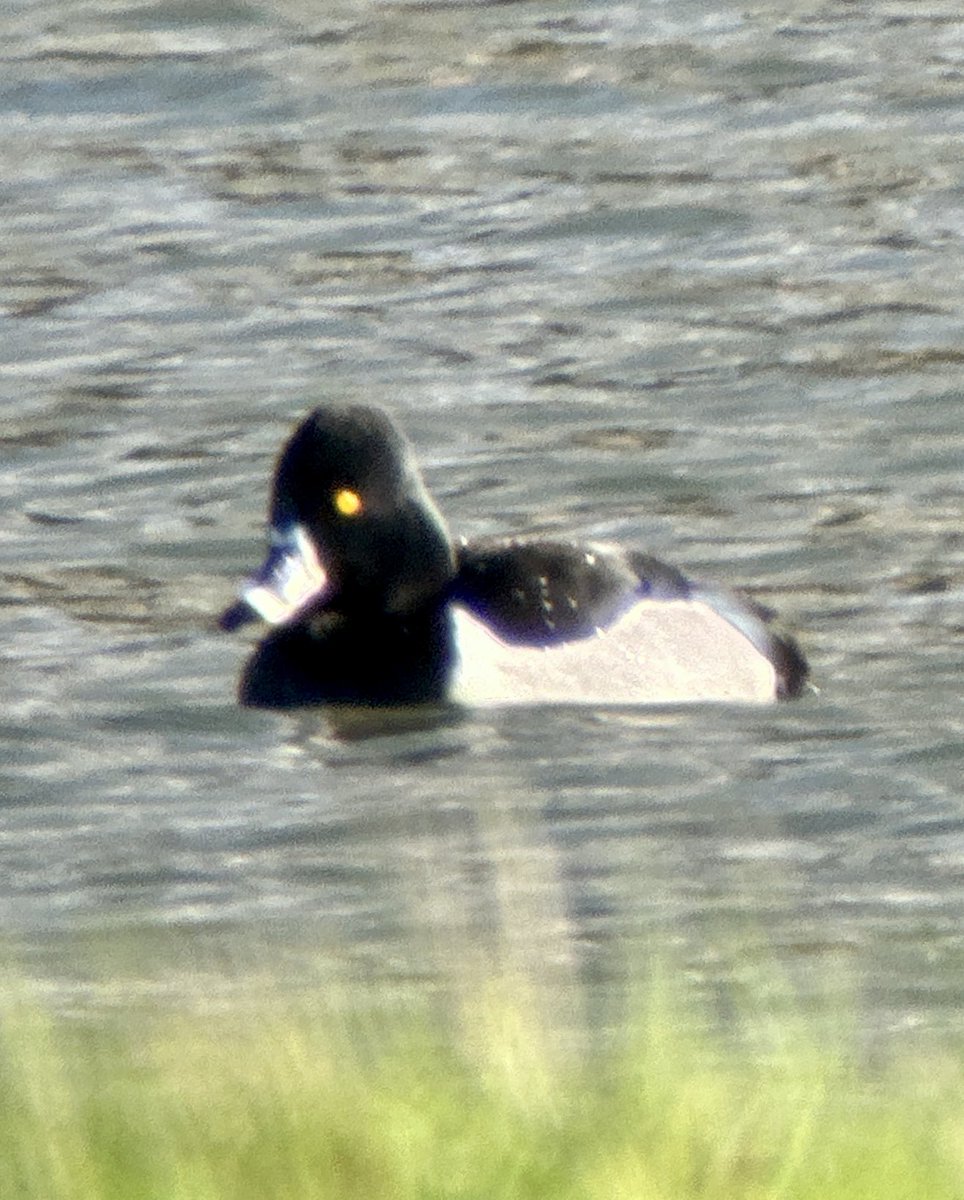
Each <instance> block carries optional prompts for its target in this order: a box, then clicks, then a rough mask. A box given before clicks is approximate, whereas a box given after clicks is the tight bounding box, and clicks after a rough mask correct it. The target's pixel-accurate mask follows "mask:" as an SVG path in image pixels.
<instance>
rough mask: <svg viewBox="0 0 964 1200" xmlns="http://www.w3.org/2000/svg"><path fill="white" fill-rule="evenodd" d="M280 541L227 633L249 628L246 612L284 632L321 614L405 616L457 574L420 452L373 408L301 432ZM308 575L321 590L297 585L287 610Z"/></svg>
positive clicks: (284, 465)
mask: <svg viewBox="0 0 964 1200" xmlns="http://www.w3.org/2000/svg"><path fill="white" fill-rule="evenodd" d="M271 540H272V546H273V548H274V549H273V551H272V554H271V555H269V558H268V562H267V563H266V564H265V567H264V568H263V569H262V572H261V573H260V574H259V575H258V576H257V577H256V579H255V580H254V581H253V582H252V585H251V586H249V588H248V589H247V590H246V591H245V592H244V593H243V595H244V597H245V599H244V601H243V602H242V603H241V604H240V605H238V606H235V608H234V609H231V610H229V612H228V613H226V614H225V616H224V617H223V618H222V625H225V626H227V627H232V626H234V625H237V624H240V623H241V620H242V619H244V618H243V616H242V615H241V614H242V610H244V609H245V608H247V609H248V611H250V610H251V609H254V610H256V611H257V612H259V613H261V614H262V615H265V616H268V619H270V620H272V621H273V622H274V623H276V624H284V623H286V622H288V621H289V620H291V619H293V618H294V617H295V616H298V615H301V614H306V613H310V612H321V611H330V612H334V613H339V614H341V615H345V616H351V615H354V614H356V613H362V612H366V613H371V612H380V613H390V614H402V613H406V612H410V611H414V610H415V609H417V608H419V607H420V606H421V605H423V604H424V603H426V602H427V601H428V600H430V599H431V598H432V597H435V596H438V595H439V594H440V593H441V592H442V591H443V590H444V589H445V588H446V587H447V585H448V584H449V582H450V580H451V579H452V576H453V574H454V570H455V566H454V557H453V553H452V548H451V545H450V542H449V538H448V534H447V532H446V529H445V524H444V522H443V521H442V518H441V516H440V514H439V512H438V510H437V509H436V507H435V505H434V503H433V501H432V499H431V497H430V496H429V494H428V492H427V491H426V489H425V485H424V483H423V482H422V477H421V475H420V473H419V470H418V467H417V465H416V463H415V458H414V455H413V453H412V449H411V447H410V446H409V444H408V442H407V441H406V440H405V438H404V437H403V435H402V434H401V432H400V431H399V429H398V428H397V427H396V426H395V425H394V423H393V422H392V421H391V419H390V418H389V417H388V415H387V414H386V413H384V412H383V411H382V410H380V409H377V408H372V407H369V406H367V405H350V406H331V407H325V408H317V409H315V411H314V412H312V413H311V414H310V415H309V416H307V417H306V418H305V419H304V420H303V421H302V422H301V424H300V425H299V426H298V427H297V428H296V429H295V431H294V433H293V434H292V435H291V437H290V438H289V440H288V442H287V443H286V444H285V446H284V448H283V449H282V452H281V456H280V457H279V459H278V464H277V466H276V468H275V474H274V484H273V489H272V497H271ZM312 552H313V555H314V556H315V561H314V562H311V561H308V563H307V565H306V562H305V560H306V559H309V560H310V559H311V556H312ZM299 572H304V574H305V578H309V577H310V578H311V579H312V580H313V583H312V584H311V586H310V587H309V586H308V585H307V584H305V585H304V586H303V587H302V585H301V583H296V584H295V585H293V586H292V588H291V597H292V602H291V603H290V604H289V603H287V602H284V603H282V602H281V601H280V600H279V593H284V591H285V587H286V586H287V582H290V580H291V578H292V576H293V575H294V576H297V575H298V573H299ZM265 596H268V597H269V598H270V600H269V603H268V604H262V603H261V600H262V599H263V598H264V597H265ZM276 602H277V607H275V608H272V607H271V606H272V605H274V604H275V603H276ZM269 609H271V614H270V615H269Z"/></svg>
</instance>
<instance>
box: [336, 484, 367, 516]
mask: <svg viewBox="0 0 964 1200" xmlns="http://www.w3.org/2000/svg"><path fill="white" fill-rule="evenodd" d="M332 503H333V504H334V506H335V510H336V512H340V513H341V515H342V516H343V517H357V516H358V514H359V513H360V512H361V510H362V509H363V508H364V505H363V504H362V498H361V496H359V494H358V493H357V492H353V491H352V490H351V488H338V490H337V491H336V492H334V493H333V495H332Z"/></svg>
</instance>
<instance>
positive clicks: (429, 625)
mask: <svg viewBox="0 0 964 1200" xmlns="http://www.w3.org/2000/svg"><path fill="white" fill-rule="evenodd" d="M771 616H772V614H770V613H769V612H768V611H766V610H765V609H763V608H761V607H759V606H758V605H756V604H754V603H753V602H751V601H749V600H746V599H744V598H742V597H740V596H738V595H736V594H735V593H732V592H729V591H727V590H726V589H724V588H721V587H717V586H715V585H711V584H706V583H700V582H697V581H694V580H691V579H688V578H687V577H686V576H684V575H682V574H681V573H680V572H679V571H677V570H676V569H675V568H674V567H671V566H667V565H666V564H665V563H662V562H659V561H658V560H656V559H654V558H650V557H649V556H648V555H645V554H641V553H638V552H635V551H623V550H620V549H618V548H615V547H611V546H601V545H575V544H570V543H566V542H555V541H543V540H522V539H519V540H516V539H500V540H478V541H469V542H466V541H462V542H461V543H460V544H458V545H453V543H452V541H451V540H450V538H449V535H448V533H447V531H446V528H445V523H444V522H443V520H442V517H441V515H440V513H439V511H438V509H437V508H436V507H435V504H434V502H433V500H432V498H431V497H430V496H429V494H428V492H427V491H426V488H425V484H424V483H423V481H422V477H421V475H420V473H419V470H418V467H417V465H416V463H415V459H414V455H413V453H412V450H411V447H410V446H409V444H408V442H407V441H406V440H405V438H404V437H403V436H402V434H401V433H400V432H399V430H398V429H397V428H396V426H395V425H394V424H393V422H392V421H391V420H390V419H389V417H388V416H387V415H386V414H385V413H384V412H382V411H381V410H379V409H376V408H370V407H367V406H361V405H358V406H349V407H342V406H338V407H330V408H319V409H316V410H315V411H314V412H313V413H311V414H310V415H309V416H308V417H306V418H305V420H304V421H302V422H301V424H300V425H299V426H298V427H297V429H296V430H295V432H294V433H293V435H292V436H291V438H290V439H289V441H288V442H287V444H286V445H285V447H284V449H283V450H282V452H281V457H280V458H279V460H278V464H277V467H276V470H275V476H274V489H273V494H272V500H271V544H270V550H269V553H268V557H267V560H266V562H265V564H264V566H263V567H262V568H261V570H260V571H259V572H258V574H257V575H256V576H255V577H254V578H253V579H251V580H249V581H248V583H247V585H246V586H245V587H244V589H243V590H242V592H241V598H240V600H239V601H238V602H237V603H236V604H234V605H233V606H232V607H231V608H229V609H228V610H227V611H226V612H225V613H224V614H223V615H222V617H221V620H220V625H221V628H222V629H226V630H232V629H236V628H237V627H238V626H240V625H242V624H244V623H246V622H247V621H249V620H254V619H256V618H258V617H260V618H262V619H263V620H265V621H267V622H269V623H270V624H272V625H274V626H276V628H275V629H274V630H273V632H271V633H269V634H268V636H267V637H266V638H265V639H264V640H263V641H262V642H261V643H260V645H259V646H258V647H257V649H256V650H255V651H254V654H253V655H252V656H251V658H250V660H249V661H248V663H247V666H246V667H245V670H244V674H243V676H242V679H241V685H240V699H241V702H242V703H243V704H246V705H252V706H255V707H263V708H295V707H301V706H305V705H313V704H322V703H326V704H350V705H408V704H419V703H424V702H433V701H434V702H438V701H445V700H452V701H456V702H460V701H461V702H465V703H487V702H488V703H512V702H522V703H540V702H548V703H552V702H562V703H596V704H606V703H615V704H640V703H679V702H685V701H711V700H717V701H767V700H774V699H778V698H786V697H790V696H795V695H797V694H798V693H799V692H800V690H801V689H802V687H803V684H804V681H805V679H806V676H807V666H806V663H805V661H804V659H803V656H802V655H801V653H800V651H799V649H798V648H797V646H796V644H795V643H794V642H793V640H792V639H790V638H787V637H785V636H779V635H777V634H776V633H774V632H773V630H772V629H771V627H770V623H769V622H770V619H771Z"/></svg>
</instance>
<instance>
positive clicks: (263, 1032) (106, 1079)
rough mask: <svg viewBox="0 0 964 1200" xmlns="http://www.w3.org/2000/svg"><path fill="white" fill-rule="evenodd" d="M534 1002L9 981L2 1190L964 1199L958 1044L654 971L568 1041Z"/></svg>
mask: <svg viewBox="0 0 964 1200" xmlns="http://www.w3.org/2000/svg"><path fill="white" fill-rule="evenodd" d="M550 1003H551V1001H550ZM546 1005H547V997H546V995H545V994H544V993H543V994H541V995H538V996H536V995H533V994H532V993H531V992H530V990H529V989H528V988H527V986H526V985H525V983H524V982H522V981H515V980H505V979H503V980H499V981H492V980H480V981H479V984H478V986H477V987H474V988H473V989H471V991H470V993H469V994H468V995H467V997H465V998H463V999H462V1000H461V1001H460V1002H458V1003H457V1004H454V1005H447V1006H443V1005H442V1004H441V1003H422V1002H404V1003H399V1000H398V997H397V996H396V997H394V999H393V998H391V997H389V996H388V995H386V996H385V997H384V998H383V999H382V1000H379V998H378V996H377V995H376V996H374V997H372V996H371V995H370V994H368V993H364V995H362V994H361V990H359V994H352V992H351V991H350V990H349V991H348V992H344V993H342V995H341V997H340V999H337V998H336V999H335V1000H333V999H332V997H331V996H330V995H329V996H328V997H327V998H325V996H324V994H323V993H321V992H319V993H318V995H317V996H315V997H313V998H311V999H308V998H306V997H305V995H304V994H303V993H300V994H290V993H286V992H285V990H284V985H283V984H278V983H273V984H270V985H267V986H258V987H255V986H253V985H252V986H251V987H250V988H249V987H247V985H242V987H241V988H240V989H239V992H238V994H237V996H236V998H235V999H234V1000H231V1001H229V1002H224V1001H223V1000H222V1001H220V1002H219V1003H218V1004H216V1005H210V1006H205V1005H203V1004H200V1005H195V1006H193V1007H192V1006H187V1007H181V1008H178V1007H177V1006H174V1007H169V1008H167V1009H161V1008H150V1007H145V1006H144V1005H135V1006H131V1007H126V1008H125V1007H124V1006H123V1005H120V1006H118V1008H117V1010H116V1011H111V1012H108V1013H97V1014H94V1015H91V1014H86V1015H85V1014H83V1013H81V1014H77V1013H73V1014H70V1013H64V1012H62V1011H59V1010H57V1009H54V1008H52V1007H51V1006H49V1005H45V1004H44V1003H43V1002H42V1001H40V1000H38V999H37V997H36V996H33V995H31V994H30V989H29V988H28V987H27V986H17V987H14V988H13V989H12V991H11V990H9V989H8V991H7V992H6V993H5V995H4V997H3V999H2V1001H0V1196H3V1197H9V1198H10V1200H115V1198H116V1200H148V1198H150V1200H153V1198H155V1197H156V1198H157V1200H209V1198H214V1197H217V1198H218V1200H249V1198H250V1200H282V1198H284V1200H315V1198H320V1197H325V1198H331V1197H337V1198H342V1197H344V1198H346V1200H355V1198H356V1197H357V1198H358V1200H363V1198H364V1200H382V1198H385V1200H388V1198H389V1197H391V1200H408V1198H412V1200H415V1198H422V1197H425V1198H442V1197H452V1198H455V1197H458V1198H469V1197H472V1198H478V1200H491V1198H492V1197H506V1198H509V1197H512V1198H515V1197H519V1198H523V1200H525V1198H534V1197H547V1198H551V1200H624V1198H625V1200H650V1198H651V1200H690V1198H694V1200H695V1198H700V1200H736V1198H738V1197H739V1198H740V1200H750V1198H752V1200H756V1198H760V1200H763V1198H767V1200H844V1198H846V1200H961V1198H962V1197H964V1048H962V1047H961V1046H960V1045H954V1046H953V1047H950V1048H949V1047H948V1046H947V1045H946V1044H944V1045H940V1046H935V1047H930V1048H929V1047H927V1046H921V1045H916V1044H915V1046H914V1047H913V1048H910V1049H908V1048H907V1047H906V1046H905V1047H904V1050H903V1052H902V1051H901V1048H900V1046H899V1045H895V1043H894V1041H893V1040H891V1041H888V1042H887V1043H886V1047H885V1049H884V1050H883V1051H882V1052H881V1051H877V1050H872V1051H868V1050H867V1047H866V1046H863V1047H862V1046H861V1039H860V1038H859V1037H858V1036H857V1035H856V1034H854V1033H853V1032H852V1030H851V1029H850V1026H848V1022H847V1020H846V1018H844V1019H837V1018H836V1017H832V1018H830V1019H827V1018H825V1017H821V1016H820V1015H819V1014H818V1015H810V1016H806V1015H803V1014H802V1013H801V1012H800V1011H798V1010H794V1008H793V1006H792V1005H788V1004H787V1003H785V1002H784V1003H779V1004H777V1005H772V1004H771V1003H770V1002H769V1001H759V1002H758V1001H757V1000H754V998H753V996H752V995H749V996H748V999H747V1003H746V1004H745V1006H742V1007H738V1009H737V1011H736V1013H735V1015H733V1016H732V1017H729V1016H728V1019H727V1025H726V1027H725V1028H723V1029H721V1028H720V1026H719V1023H718V1022H717V1023H715V1024H714V1023H713V1022H707V1021H701V1020H700V1019H699V1014H694V1012H693V1009H692V1006H691V1005H690V1004H689V1002H687V1001H685V1000H684V999H683V998H682V996H681V995H680V994H674V991H673V987H672V985H669V986H666V987H664V986H660V985H658V984H657V985H655V986H653V987H651V988H650V989H649V990H648V991H647V992H646V993H645V994H644V995H643V996H641V997H640V1001H639V1003H638V1004H636V1006H635V1008H634V1013H635V1015H634V1016H633V1017H631V1018H629V1019H627V1020H626V1021H625V1023H621V1024H620V1029H619V1032H618V1033H616V1034H613V1035H612V1036H609V1037H608V1038H607V1039H606V1040H605V1044H604V1045H603V1046H602V1047H601V1048H600V1046H596V1045H593V1046H588V1047H587V1046H586V1045H585V1044H582V1045H580V1046H578V1047H577V1046H573V1045H566V1043H565V1040H564V1039H559V1038H556V1037H553V1036H552V1034H551V1033H550V1032H549V1030H548V1028H547V1025H546V1022H545V1021H544V1020H543V1019H542V1018H543V1017H544V1015H545V1012H546ZM631 1007H632V1006H631Z"/></svg>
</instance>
